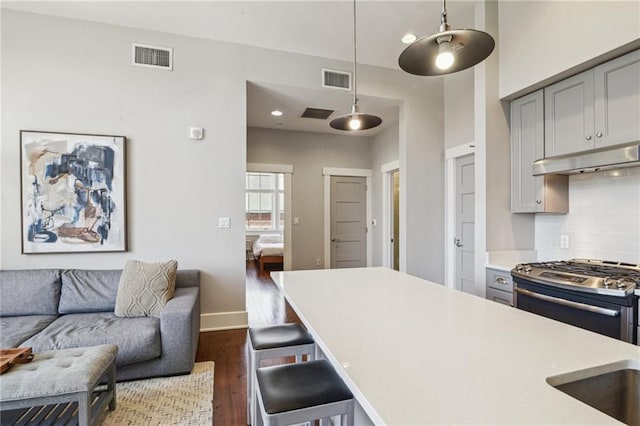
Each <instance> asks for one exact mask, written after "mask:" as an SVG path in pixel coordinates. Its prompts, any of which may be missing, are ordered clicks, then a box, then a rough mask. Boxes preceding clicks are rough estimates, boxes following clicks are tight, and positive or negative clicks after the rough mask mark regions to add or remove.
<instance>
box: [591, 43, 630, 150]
mask: <svg viewBox="0 0 640 426" xmlns="http://www.w3.org/2000/svg"><path fill="white" fill-rule="evenodd" d="M594 87H595V111H594V112H595V143H596V145H595V146H596V148H599V147H601V146H608V145H616V144H620V143H625V142H633V141H638V140H640V50H637V51H635V52H631V53H629V54H628V55H625V56H622V57H620V58H618V59H614V60H613V61H610V62H607V63H606V64H602V65H600V66H599V67H596V68H595V69H594Z"/></svg>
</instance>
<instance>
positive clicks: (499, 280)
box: [496, 277, 509, 285]
mask: <svg viewBox="0 0 640 426" xmlns="http://www.w3.org/2000/svg"><path fill="white" fill-rule="evenodd" d="M496 282H497V283H498V284H502V285H509V281H507V279H506V278H503V277H496Z"/></svg>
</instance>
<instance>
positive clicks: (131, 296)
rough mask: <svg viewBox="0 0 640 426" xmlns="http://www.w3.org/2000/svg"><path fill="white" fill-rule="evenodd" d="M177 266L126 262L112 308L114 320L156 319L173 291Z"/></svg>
mask: <svg viewBox="0 0 640 426" xmlns="http://www.w3.org/2000/svg"><path fill="white" fill-rule="evenodd" d="M177 269H178V262H177V261H175V260H170V261H168V262H163V263H145V262H140V261H139V260H129V261H127V263H126V264H125V266H124V269H123V270H122V276H121V277H120V283H119V284H118V294H117V296H116V307H115V311H114V313H115V314H116V316H118V317H149V316H151V317H160V312H161V311H162V308H164V305H166V304H167V302H168V301H169V300H170V299H171V298H172V297H173V293H174V291H175V288H176V271H177Z"/></svg>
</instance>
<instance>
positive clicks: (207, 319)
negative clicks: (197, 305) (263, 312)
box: [200, 311, 249, 332]
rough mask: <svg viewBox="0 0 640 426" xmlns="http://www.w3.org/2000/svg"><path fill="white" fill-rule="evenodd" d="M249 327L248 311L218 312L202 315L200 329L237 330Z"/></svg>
mask: <svg viewBox="0 0 640 426" xmlns="http://www.w3.org/2000/svg"><path fill="white" fill-rule="evenodd" d="M247 327H249V317H248V314H247V311H235V312H216V313H212V314H201V315H200V331H201V332H203V331H220V330H235V329H238V328H247Z"/></svg>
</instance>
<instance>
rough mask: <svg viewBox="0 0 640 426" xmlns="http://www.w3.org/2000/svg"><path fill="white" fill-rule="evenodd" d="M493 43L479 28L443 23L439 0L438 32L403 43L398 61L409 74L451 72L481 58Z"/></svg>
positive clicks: (477, 61)
mask: <svg viewBox="0 0 640 426" xmlns="http://www.w3.org/2000/svg"><path fill="white" fill-rule="evenodd" d="M495 45H496V43H495V41H494V40H493V37H491V36H490V35H489V34H487V33H485V32H483V31H478V30H451V29H450V26H449V24H448V23H447V5H446V0H442V14H441V15H440V29H439V32H438V33H437V34H433V35H431V36H428V37H422V38H420V39H418V40H416V41H414V42H413V43H411V44H410V45H409V46H407V48H406V49H404V51H403V52H402V53H401V54H400V57H399V58H398V64H399V65H400V68H402V69H403V70H404V71H406V72H408V73H409V74H415V75H432V76H433V75H444V74H451V73H454V72H458V71H462V70H465V69H467V68H470V67H472V66H474V65H477V64H479V63H480V62H482V61H484V60H485V59H487V57H488V56H489V55H490V54H491V52H493V48H494V47H495Z"/></svg>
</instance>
